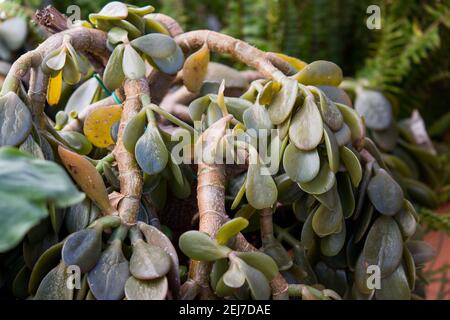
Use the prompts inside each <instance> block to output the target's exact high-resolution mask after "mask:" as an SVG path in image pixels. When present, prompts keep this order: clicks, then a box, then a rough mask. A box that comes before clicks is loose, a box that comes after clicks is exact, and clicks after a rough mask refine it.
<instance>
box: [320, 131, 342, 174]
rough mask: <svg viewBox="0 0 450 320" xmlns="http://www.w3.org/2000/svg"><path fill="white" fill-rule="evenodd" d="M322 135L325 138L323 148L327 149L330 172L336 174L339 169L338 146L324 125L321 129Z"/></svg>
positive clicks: (331, 133)
mask: <svg viewBox="0 0 450 320" xmlns="http://www.w3.org/2000/svg"><path fill="white" fill-rule="evenodd" d="M323 134H324V137H325V146H326V148H327V156H328V165H329V166H330V169H331V171H333V172H334V173H336V172H338V170H339V167H340V163H339V146H338V143H337V141H336V137H335V136H334V133H333V132H332V131H331V130H330V128H328V126H326V125H324V127H323Z"/></svg>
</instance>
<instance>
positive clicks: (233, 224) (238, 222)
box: [216, 217, 248, 245]
mask: <svg viewBox="0 0 450 320" xmlns="http://www.w3.org/2000/svg"><path fill="white" fill-rule="evenodd" d="M247 226H248V220H247V219H244V218H241V217H238V218H234V219H232V220H230V221H228V222H225V223H224V224H223V225H222V226H221V227H220V229H219V230H218V231H217V235H216V241H217V243H218V244H221V245H225V244H227V242H228V241H229V240H230V239H232V238H234V237H235V236H236V235H237V234H238V233H239V232H241V231H242V230H244V229H245V228H247Z"/></svg>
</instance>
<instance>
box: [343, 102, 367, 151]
mask: <svg viewBox="0 0 450 320" xmlns="http://www.w3.org/2000/svg"><path fill="white" fill-rule="evenodd" d="M336 106H337V107H338V109H339V110H340V111H341V114H342V116H343V117H344V122H345V123H346V124H347V126H348V127H349V128H350V131H351V137H352V141H353V145H354V146H355V147H358V148H359V147H360V146H361V145H362V143H363V141H364V137H365V135H366V126H365V125H364V122H363V120H362V119H361V117H360V116H359V115H358V113H357V112H356V111H355V110H354V109H352V108H350V107H349V106H346V105H344V104H340V103H336Z"/></svg>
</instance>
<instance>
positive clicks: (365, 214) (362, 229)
mask: <svg viewBox="0 0 450 320" xmlns="http://www.w3.org/2000/svg"><path fill="white" fill-rule="evenodd" d="M373 211H374V210H373V206H372V205H371V204H370V203H366V205H365V206H364V207H363V209H362V211H361V214H360V217H359V218H358V222H357V225H356V233H355V238H354V242H355V243H358V242H359V241H361V240H362V239H363V238H364V236H365V235H366V234H367V230H368V229H369V226H370V223H371V222H372V217H373Z"/></svg>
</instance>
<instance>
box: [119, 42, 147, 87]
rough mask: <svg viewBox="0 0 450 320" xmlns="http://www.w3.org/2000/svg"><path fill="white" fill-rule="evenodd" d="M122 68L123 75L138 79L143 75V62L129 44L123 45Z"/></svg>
mask: <svg viewBox="0 0 450 320" xmlns="http://www.w3.org/2000/svg"><path fill="white" fill-rule="evenodd" d="M122 70H123V73H124V74H125V77H127V78H128V79H132V80H138V79H141V78H143V77H144V76H145V62H144V60H143V59H142V58H141V56H140V55H139V53H137V51H136V50H134V49H133V47H132V46H131V45H129V44H128V45H125V50H124V53H123V61H122Z"/></svg>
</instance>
